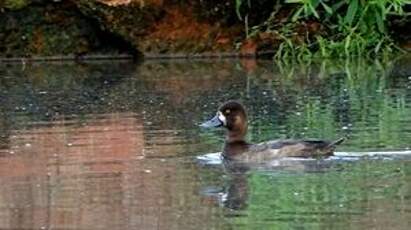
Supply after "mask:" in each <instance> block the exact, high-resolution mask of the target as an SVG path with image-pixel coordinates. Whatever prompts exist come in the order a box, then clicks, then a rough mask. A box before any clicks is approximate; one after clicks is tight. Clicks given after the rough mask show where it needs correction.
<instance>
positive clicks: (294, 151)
mask: <svg viewBox="0 0 411 230" xmlns="http://www.w3.org/2000/svg"><path fill="white" fill-rule="evenodd" d="M343 141H344V139H339V140H337V141H325V140H277V141H270V142H265V143H262V144H261V145H262V146H265V148H266V150H265V151H264V152H266V154H268V155H270V156H272V157H274V156H277V157H315V156H330V155H332V154H333V151H334V149H335V146H336V145H338V144H340V143H341V142H343ZM260 148H262V147H260Z"/></svg>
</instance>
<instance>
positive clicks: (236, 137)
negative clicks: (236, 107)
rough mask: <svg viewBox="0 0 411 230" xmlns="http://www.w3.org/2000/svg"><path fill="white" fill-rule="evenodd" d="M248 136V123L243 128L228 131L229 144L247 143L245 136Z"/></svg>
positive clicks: (227, 140) (227, 139)
mask: <svg viewBox="0 0 411 230" xmlns="http://www.w3.org/2000/svg"><path fill="white" fill-rule="evenodd" d="M246 134H247V123H246V124H244V125H243V126H241V127H237V128H235V129H232V130H228V134H227V137H226V142H227V143H234V142H245V135H246Z"/></svg>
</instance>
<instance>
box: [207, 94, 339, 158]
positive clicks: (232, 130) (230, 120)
mask: <svg viewBox="0 0 411 230" xmlns="http://www.w3.org/2000/svg"><path fill="white" fill-rule="evenodd" d="M200 127H203V128H217V127H223V128H225V129H226V130H227V132H226V138H225V144H224V148H223V151H222V157H223V159H224V160H230V161H238V162H265V161H269V160H275V159H279V158H284V157H298V158H318V157H328V156H332V155H333V153H334V150H335V148H336V146H337V145H339V144H341V143H342V142H343V141H344V140H345V138H340V139H337V140H334V141H330V140H319V139H300V140H295V139H280V140H270V141H266V142H263V143H259V144H251V143H248V142H247V141H246V134H247V129H248V120H247V112H246V109H245V107H244V106H243V104H241V103H240V102H238V101H235V100H230V101H227V102H225V103H223V104H222V105H220V106H219V107H218V110H217V113H216V115H215V116H214V117H213V118H211V119H210V120H208V121H206V122H204V123H202V124H200Z"/></svg>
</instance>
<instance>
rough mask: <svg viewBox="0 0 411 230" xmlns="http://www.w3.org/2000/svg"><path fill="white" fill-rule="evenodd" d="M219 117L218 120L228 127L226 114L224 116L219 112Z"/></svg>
mask: <svg viewBox="0 0 411 230" xmlns="http://www.w3.org/2000/svg"><path fill="white" fill-rule="evenodd" d="M217 115H218V120H220V121H221V122H223V124H224V126H226V125H227V119H226V117H225V116H224V114H223V113H222V112H220V111H218V112H217Z"/></svg>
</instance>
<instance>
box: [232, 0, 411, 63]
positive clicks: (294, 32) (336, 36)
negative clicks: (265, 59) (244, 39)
mask: <svg viewBox="0 0 411 230" xmlns="http://www.w3.org/2000/svg"><path fill="white" fill-rule="evenodd" d="M237 2H240V3H241V0H238V1H237ZM410 3H411V1H409V0H373V1H362V0H338V1H328V0H286V1H285V4H284V3H281V7H283V8H284V7H287V6H288V7H291V8H292V13H290V14H289V15H288V18H287V21H286V23H278V22H275V23H277V25H270V23H271V24H273V22H272V21H273V20H272V19H268V20H267V22H266V24H268V26H267V27H266V28H267V29H266V32H267V31H268V32H275V33H278V34H279V37H280V44H279V46H278V52H277V54H276V58H277V59H280V58H287V57H289V56H291V57H294V58H299V59H303V58H306V57H309V58H312V57H313V56H321V57H341V56H344V57H348V56H371V55H384V54H386V53H391V52H393V51H394V50H399V48H398V47H396V46H395V43H394V41H393V39H392V37H391V36H390V34H389V33H388V30H387V25H388V22H389V20H390V16H393V15H395V16H405V13H404V10H403V7H404V6H405V5H406V4H410ZM273 14H275V12H273ZM270 20H271V21H270ZM274 21H275V20H274ZM313 21H314V22H320V23H321V26H322V31H321V32H318V31H315V32H313V33H311V34H310V32H305V33H301V32H298V31H299V28H301V25H307V23H308V24H309V23H311V22H313ZM254 28H255V29H256V30H257V31H261V27H259V26H256V27H254ZM254 34H255V32H254Z"/></svg>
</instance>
